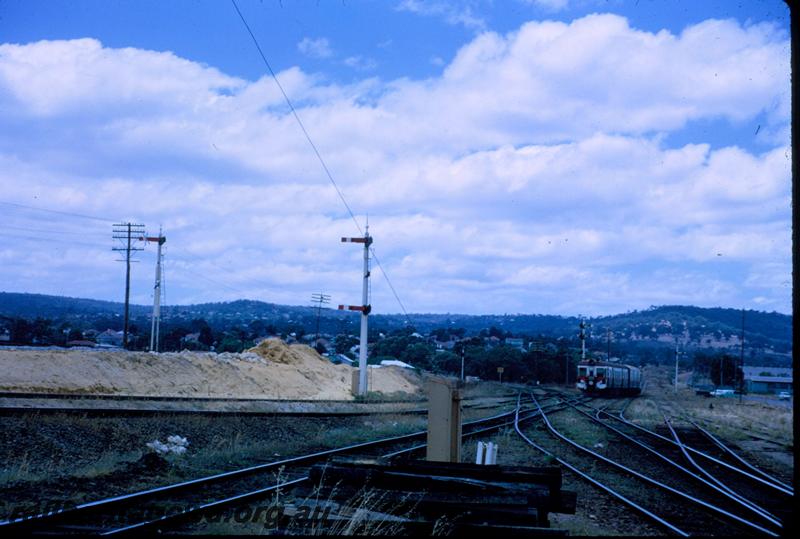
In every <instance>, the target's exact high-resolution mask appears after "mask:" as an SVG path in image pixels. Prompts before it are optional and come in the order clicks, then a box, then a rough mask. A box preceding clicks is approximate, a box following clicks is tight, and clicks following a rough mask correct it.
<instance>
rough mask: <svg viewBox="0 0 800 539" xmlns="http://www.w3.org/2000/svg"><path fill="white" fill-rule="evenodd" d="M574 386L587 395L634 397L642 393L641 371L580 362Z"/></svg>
mask: <svg viewBox="0 0 800 539" xmlns="http://www.w3.org/2000/svg"><path fill="white" fill-rule="evenodd" d="M575 386H576V387H577V388H578V389H580V390H581V391H583V392H584V393H586V394H589V395H595V396H603V395H606V396H609V397H635V396H637V395H639V394H640V393H641V392H642V371H641V370H640V369H639V368H638V367H632V366H630V365H620V364H619V363H605V362H602V361H595V360H591V359H590V360H587V361H581V362H580V363H578V381H577V382H576V383H575Z"/></svg>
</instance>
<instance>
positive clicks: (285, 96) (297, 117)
mask: <svg viewBox="0 0 800 539" xmlns="http://www.w3.org/2000/svg"><path fill="white" fill-rule="evenodd" d="M231 3H232V4H233V7H234V9H235V10H236V13H237V14H238V15H239V18H240V19H241V20H242V24H243V25H244V27H245V29H246V30H247V33H248V34H250V38H251V39H252V40H253V44H254V45H255V46H256V49H257V50H258V54H259V55H260V56H261V59H262V60H263V61H264V65H266V66H267V70H268V71H269V74H270V76H272V80H274V81H275V84H276V85H277V87H278V89H279V90H280V92H281V94H282V95H283V99H284V100H285V101H286V104H287V105H288V107H289V110H290V111H291V113H292V116H294V119H295V121H297V125H299V126H300V130H301V131H302V132H303V135H304V136H305V138H306V140H307V141H308V144H309V145H310V146H311V149H312V150H314V155H316V156H317V160H318V161H319V163H320V165H322V170H323V171H325V175H326V176H327V177H328V180H330V183H331V185H333V188H334V189H335V190H336V194H337V195H339V199H340V200H341V201H342V204H343V205H344V207H345V209H346V210H347V213H348V214H350V218H351V219H352V220H353V223H354V224H355V225H356V229H357V230H358V232H359V234H360V235H364V231H363V230H362V228H361V225H360V224H359V222H358V219H356V216H355V214H354V213H353V210H352V209H351V208H350V205H349V204H348V203H347V200H346V199H345V197H344V194H343V193H342V191H341V189H339V186H338V185H337V184H336V180H334V179H333V174H331V171H330V170H329V169H328V165H327V164H326V163H325V160H324V159H323V158H322V154H321V153H320V152H319V150H318V149H317V145H316V144H314V141H313V140H312V139H311V136H310V135H309V134H308V131H307V130H306V127H305V125H304V124H303V121H302V120H301V119H300V115H299V114H297V110H296V109H295V107H294V105H293V104H292V100H291V99H289V95H288V94H287V93H286V91H285V90H284V89H283V85H281V83H280V81H279V80H278V77H277V75H276V74H275V71H274V70H273V69H272V66H271V65H270V63H269V60H267V56H266V55H265V54H264V51H263V50H262V49H261V45H260V44H259V43H258V39H256V36H255V34H253V31H252V30H251V29H250V25H249V24H247V20H246V19H245V17H244V14H243V13H242V11H241V10H240V9H239V6H238V5H237V3H236V0H231ZM369 250H370V252H371V253H372V257H373V258H374V259H375V263H376V264H377V265H378V267H379V268H380V270H381V275H383V278H384V279H385V280H386V283H387V284H388V285H389V289H390V290H391V291H392V294H393V295H394V297H395V299H396V300H397V303H398V304H399V305H400V309H401V310H402V311H403V314H404V315H405V317H406V321H407V322H408V323H409V325H410V322H411V321H410V318H409V316H408V312H407V311H406V308H405V306H404V305H403V302H402V301H400V296H399V295H398V294H397V290H395V288H394V286H393V285H392V282H391V280H390V279H389V275H388V274H387V273H386V270H385V269H384V268H383V265H382V264H381V261H380V259H379V258H378V255H377V254H376V253H375V249H374V248H373V247H371V246H370V247H369Z"/></svg>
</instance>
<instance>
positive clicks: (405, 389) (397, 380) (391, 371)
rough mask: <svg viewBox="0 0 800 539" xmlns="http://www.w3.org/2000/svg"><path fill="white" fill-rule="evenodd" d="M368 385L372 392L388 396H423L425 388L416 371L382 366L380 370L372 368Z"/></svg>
mask: <svg viewBox="0 0 800 539" xmlns="http://www.w3.org/2000/svg"><path fill="white" fill-rule="evenodd" d="M367 385H368V389H369V390H370V391H377V392H379V393H384V394H386V395H392V394H397V393H410V394H416V393H419V395H415V396H421V391H422V387H423V383H422V377H421V376H420V375H419V374H417V373H416V372H415V371H412V370H411V369H404V368H403V367H394V366H388V367H387V366H382V367H379V368H376V367H374V366H370V369H369V380H368V382H367ZM409 396H411V395H409Z"/></svg>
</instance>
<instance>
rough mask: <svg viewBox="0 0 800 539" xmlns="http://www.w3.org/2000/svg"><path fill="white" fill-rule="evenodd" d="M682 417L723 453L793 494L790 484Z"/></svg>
mask: <svg viewBox="0 0 800 539" xmlns="http://www.w3.org/2000/svg"><path fill="white" fill-rule="evenodd" d="M684 419H685V421H688V422H689V423H690V424H691V425H693V426H694V428H696V429H697V430H699V431H700V432H702V433H703V434H704V435H705V436H706V437H707V438H708V439H709V440H711V441H712V442H714V444H716V446H717V447H719V448H720V449H722V450H723V451H725V453H727V454H729V455H730V456H731V457H733V458H735V459H736V460H737V461H739V462H740V463H741V464H743V465H744V466H747V467H748V468H750V469H751V470H753V471H754V472H756V473H758V474H760V475H761V476H762V477H764V478H765V479H766V480H768V481H771V482H772V483H774V484H775V485H777V486H780V487H783V488H785V489H786V490H789V491H791V492H792V494H794V487H792V486H791V485H787V484H786V483H783V482H782V481H780V480H778V479H776V478H774V477H772V476H771V475H769V474H768V473H766V472H765V471H764V470H760V469H759V468H757V467H756V466H753V465H752V464H750V463H749V462H747V460H745V459H744V458H742V457H741V456H740V455H739V454H738V453H736V452H735V451H734V450H733V449H731V448H729V447H728V446H727V445H725V444H724V443H722V441H720V440H719V439H718V438H717V437H716V436H714V435H713V434H711V433H710V432H709V431H707V430H706V429H704V428H703V427H701V426H700V425H698V424H697V423H695V422H694V421H692V420H691V419H690V418H688V417H686V416H684Z"/></svg>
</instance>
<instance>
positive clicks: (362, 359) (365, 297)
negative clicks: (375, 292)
mask: <svg viewBox="0 0 800 539" xmlns="http://www.w3.org/2000/svg"><path fill="white" fill-rule="evenodd" d="M371 243H372V238H370V237H369V225H367V228H366V232H365V233H364V283H363V286H362V290H361V305H363V306H364V310H362V311H361V339H360V340H359V346H358V394H359V395H362V396H366V394H367V317H368V316H369V313H368V312H367V308H368V303H369V246H370V244H371Z"/></svg>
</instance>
